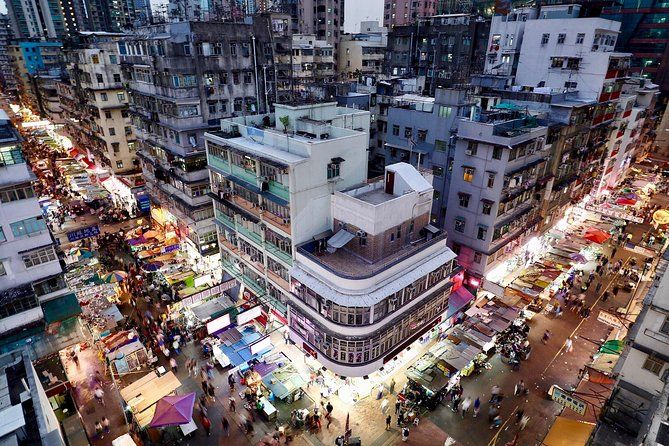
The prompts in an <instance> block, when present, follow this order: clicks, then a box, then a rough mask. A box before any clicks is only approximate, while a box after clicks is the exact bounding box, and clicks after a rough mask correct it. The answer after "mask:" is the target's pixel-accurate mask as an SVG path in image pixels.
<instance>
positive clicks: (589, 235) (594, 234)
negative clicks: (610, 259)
mask: <svg viewBox="0 0 669 446" xmlns="http://www.w3.org/2000/svg"><path fill="white" fill-rule="evenodd" d="M584 237H585V238H586V239H588V240H590V241H591V242H595V243H599V244H600V245H601V244H602V243H604V242H605V241H607V240H608V239H609V238H611V234H609V233H608V232H606V231H602V230H601V229H597V228H590V229H588V230H587V231H585V235H584Z"/></svg>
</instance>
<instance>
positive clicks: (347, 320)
mask: <svg viewBox="0 0 669 446" xmlns="http://www.w3.org/2000/svg"><path fill="white" fill-rule="evenodd" d="M454 265H455V261H450V262H447V263H445V264H444V265H442V266H440V267H439V268H437V269H436V270H434V271H432V272H431V273H429V274H428V275H426V276H423V277H421V278H420V279H418V280H416V281H415V282H414V283H412V284H411V285H409V286H407V287H405V288H403V289H401V290H399V291H396V292H395V293H393V294H391V295H390V296H388V297H386V298H385V299H383V300H382V301H380V302H378V303H377V304H375V305H374V307H373V308H370V307H347V306H342V305H338V304H335V303H331V304H330V306H329V310H328V311H326V312H324V313H323V315H324V316H325V317H327V318H328V319H330V320H332V321H333V322H335V323H337V324H341V325H368V324H370V320H371V319H370V315H371V313H372V312H373V314H374V319H373V320H374V322H378V321H380V320H381V319H383V318H384V317H386V316H387V315H389V314H391V313H393V312H394V311H395V310H398V309H400V308H401V307H402V306H403V305H406V304H407V303H409V302H411V301H412V300H413V299H414V298H416V297H418V296H420V295H422V294H423V293H424V292H425V291H426V290H428V289H430V288H432V287H434V286H436V285H437V284H438V283H439V282H441V281H442V280H444V279H446V278H447V277H448V275H449V274H450V273H451V272H452V271H453V268H454ZM293 283H294V284H297V286H295V295H296V296H297V297H298V298H299V299H300V300H302V301H303V302H305V303H306V304H307V305H309V306H310V307H312V308H314V309H315V310H317V311H320V308H319V302H325V300H326V299H325V298H323V297H322V296H320V295H318V293H316V292H315V291H313V290H311V289H310V288H309V287H307V286H305V285H303V284H300V283H299V282H297V281H294V282H293Z"/></svg>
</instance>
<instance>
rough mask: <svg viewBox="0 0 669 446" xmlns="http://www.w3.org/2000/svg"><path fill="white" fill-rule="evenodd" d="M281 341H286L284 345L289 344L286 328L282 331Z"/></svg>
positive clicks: (288, 334)
mask: <svg viewBox="0 0 669 446" xmlns="http://www.w3.org/2000/svg"><path fill="white" fill-rule="evenodd" d="M283 340H284V341H286V345H289V344H290V333H288V329H287V328H286V329H285V330H284V331H283Z"/></svg>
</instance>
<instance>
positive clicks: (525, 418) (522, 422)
mask: <svg viewBox="0 0 669 446" xmlns="http://www.w3.org/2000/svg"><path fill="white" fill-rule="evenodd" d="M528 421H530V417H528V416H527V415H523V418H521V419H520V423H519V424H518V429H519V430H521V431H522V430H523V429H525V426H527V422H528Z"/></svg>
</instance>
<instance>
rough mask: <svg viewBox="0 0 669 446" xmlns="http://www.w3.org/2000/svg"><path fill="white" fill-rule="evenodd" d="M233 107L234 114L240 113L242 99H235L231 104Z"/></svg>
mask: <svg viewBox="0 0 669 446" xmlns="http://www.w3.org/2000/svg"><path fill="white" fill-rule="evenodd" d="M233 107H234V111H235V112H240V111H242V98H235V101H234V103H233Z"/></svg>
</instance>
